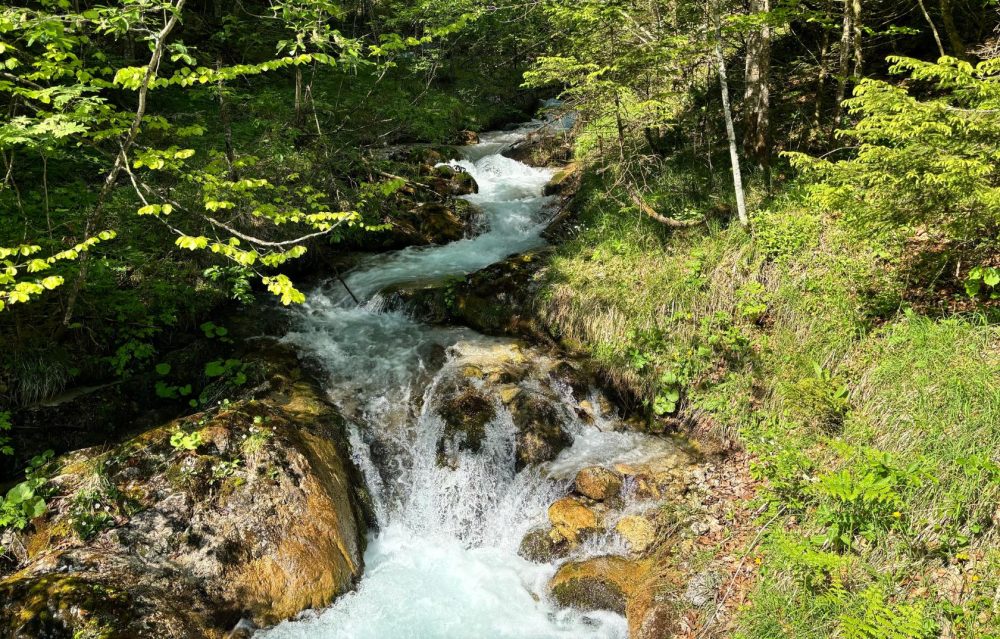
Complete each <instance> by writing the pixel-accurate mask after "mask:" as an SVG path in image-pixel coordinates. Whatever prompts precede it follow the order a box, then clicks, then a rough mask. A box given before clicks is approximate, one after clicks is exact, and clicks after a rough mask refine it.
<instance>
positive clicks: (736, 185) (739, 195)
mask: <svg viewBox="0 0 1000 639" xmlns="http://www.w3.org/2000/svg"><path fill="white" fill-rule="evenodd" d="M715 58H716V62H717V63H718V65H719V89H720V93H721V94H722V113H723V116H724V117H725V120H726V135H727V137H728V138H729V160H730V162H731V163H732V165H733V190H734V191H735V192H736V212H737V215H738V216H739V220H740V224H742V225H743V226H748V225H749V224H750V219H749V218H748V217H747V205H746V201H745V198H744V196H743V173H742V172H741V171H740V155H739V152H738V151H737V150H736V129H735V128H734V127H733V112H732V109H731V108H730V106H729V80H728V78H727V77H726V57H725V56H724V55H723V54H722V22H721V18H720V17H719V15H718V13H716V15H715Z"/></svg>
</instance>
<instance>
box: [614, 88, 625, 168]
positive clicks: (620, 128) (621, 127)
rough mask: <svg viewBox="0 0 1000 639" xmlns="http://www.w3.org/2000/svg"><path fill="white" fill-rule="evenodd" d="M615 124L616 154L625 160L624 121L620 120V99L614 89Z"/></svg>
mask: <svg viewBox="0 0 1000 639" xmlns="http://www.w3.org/2000/svg"><path fill="white" fill-rule="evenodd" d="M615 125H616V126H617V127H618V154H619V156H620V157H621V160H622V162H624V161H625V123H624V122H623V121H622V101H621V97H620V96H619V95H618V89H615Z"/></svg>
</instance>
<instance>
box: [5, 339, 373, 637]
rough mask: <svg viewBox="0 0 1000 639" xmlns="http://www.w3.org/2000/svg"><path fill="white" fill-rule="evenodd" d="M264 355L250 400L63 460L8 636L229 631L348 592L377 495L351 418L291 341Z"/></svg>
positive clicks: (13, 601)
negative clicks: (354, 455)
mask: <svg viewBox="0 0 1000 639" xmlns="http://www.w3.org/2000/svg"><path fill="white" fill-rule="evenodd" d="M255 357H256V358H257V360H258V361H257V364H258V366H260V367H261V368H262V369H263V378H264V379H265V381H264V382H263V384H261V385H260V386H259V387H258V388H257V389H256V391H255V392H254V393H253V396H252V397H250V398H247V399H243V400H240V401H235V402H233V403H229V404H227V405H223V406H219V407H218V408H216V409H213V410H210V411H206V412H203V413H198V414H195V415H191V416H188V417H184V418H181V419H178V420H175V421H173V422H170V423H168V424H166V425H163V426H161V427H158V428H154V429H152V430H149V431H147V432H145V433H142V434H141V435H139V436H137V437H134V438H132V439H130V440H128V441H125V442H124V443H121V444H119V445H116V446H113V447H111V448H90V449H84V450H81V451H77V452H75V453H71V454H69V455H66V456H64V457H62V458H60V459H58V460H57V461H56V462H55V474H54V477H53V479H52V484H53V485H54V486H55V487H56V488H55V490H56V495H54V496H53V497H52V498H50V508H49V512H48V513H47V514H46V515H45V517H44V518H43V519H40V520H36V522H34V525H33V526H32V528H31V529H30V530H29V532H28V533H27V534H26V535H24V536H23V537H22V538H21V539H19V540H15V543H17V544H19V545H20V546H21V550H22V552H23V557H24V561H23V562H22V567H21V568H20V570H18V571H17V572H16V573H14V574H12V575H9V576H8V577H6V578H5V579H4V580H3V581H0V636H2V637H18V638H20V637H24V638H28V637H32V638H36V637H53V638H60V637H77V636H100V637H123V638H124V637H130V638H132V637H158V638H162V637H178V638H180V637H224V636H226V635H227V634H228V631H229V630H230V629H231V628H233V626H234V625H235V624H236V623H237V622H238V621H239V620H240V619H241V618H244V619H248V620H250V621H252V622H253V623H254V624H257V625H266V624H271V623H274V622H277V621H279V620H281V619H285V618H287V617H290V616H292V615H294V614H296V613H298V612H299V611H301V610H303V609H305V608H310V607H321V606H324V605H326V604H328V603H330V602H331V601H332V600H333V599H334V598H335V597H336V596H338V595H339V594H341V593H343V592H345V591H346V590H348V589H350V588H351V587H352V585H353V584H354V582H355V580H356V579H357V578H358V577H359V576H360V575H361V571H362V554H363V551H364V533H365V528H366V525H365V521H366V517H365V514H364V513H365V507H364V504H365V499H366V496H365V494H364V488H363V483H362V482H361V481H360V480H359V478H358V477H357V475H356V470H355V469H354V468H353V466H352V465H351V462H350V458H349V456H348V454H347V449H346V444H345V436H344V428H345V424H344V422H343V419H342V418H341V417H340V416H339V414H338V413H337V412H336V411H335V409H334V408H333V407H332V406H331V405H330V404H329V403H327V402H326V401H325V400H324V399H323V398H322V395H321V392H320V391H319V389H318V388H317V387H316V386H315V385H314V384H313V383H312V382H311V381H310V380H309V379H308V378H307V377H306V376H305V375H304V374H303V372H302V370H301V369H300V368H299V365H298V360H297V358H296V356H295V354H294V353H293V352H291V351H290V350H288V349H285V348H282V347H278V346H276V345H273V344H269V343H268V344H267V345H266V346H264V347H263V348H262V349H261V351H260V352H258V353H257V355H256V356H255Z"/></svg>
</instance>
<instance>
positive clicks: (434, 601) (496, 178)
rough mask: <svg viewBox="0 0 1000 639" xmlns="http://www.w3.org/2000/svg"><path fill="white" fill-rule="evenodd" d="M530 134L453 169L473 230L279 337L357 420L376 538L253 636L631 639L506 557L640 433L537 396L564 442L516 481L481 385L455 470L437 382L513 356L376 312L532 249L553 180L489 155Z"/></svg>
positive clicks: (370, 273) (369, 272)
mask: <svg viewBox="0 0 1000 639" xmlns="http://www.w3.org/2000/svg"><path fill="white" fill-rule="evenodd" d="M539 124H540V123H532V124H531V125H528V126H526V127H524V128H522V129H519V130H516V131H512V132H504V133H495V134H487V135H484V136H483V138H482V141H481V143H480V144H478V145H475V146H471V147H467V149H466V150H465V155H464V158H463V159H461V160H459V163H460V164H461V165H462V166H463V167H464V168H465V169H466V170H467V171H469V173H471V174H472V175H473V177H475V179H476V181H477V182H478V184H479V187H480V191H479V193H478V194H476V195H471V196H467V197H468V199H469V200H471V201H472V202H473V203H474V204H475V205H477V207H478V208H479V209H480V210H481V211H482V215H483V217H484V220H483V222H484V223H483V225H482V227H483V228H484V231H483V232H482V233H480V234H478V235H476V236H475V237H470V238H466V239H463V240H461V241H458V242H452V243H450V244H447V245H444V246H433V247H422V248H409V249H404V250H401V251H396V252H393V253H389V254H385V255H379V256H376V257H373V258H371V259H370V260H368V261H366V262H364V263H362V264H361V265H360V266H359V267H357V268H356V269H355V270H353V271H352V272H351V273H349V274H348V275H347V276H346V281H347V285H348V286H349V287H350V288H351V290H352V291H353V293H354V295H355V296H357V297H358V298H359V299H361V300H363V302H364V303H363V304H362V305H360V306H358V305H356V304H355V303H354V302H353V301H352V300H351V296H350V295H349V294H348V293H347V292H346V291H345V290H344V287H343V285H341V284H339V283H331V284H329V285H328V286H327V287H324V288H322V289H320V290H318V291H315V292H314V293H313V294H312V295H311V296H310V297H309V300H308V301H307V302H306V304H305V305H304V307H303V308H302V309H301V310H300V311H297V313H298V318H297V326H296V329H295V331H294V332H292V333H291V334H289V335H288V337H287V340H288V341H290V342H291V343H294V344H295V345H297V346H298V347H299V348H300V349H302V350H303V351H304V352H306V353H307V354H309V355H311V356H312V357H313V358H315V359H316V361H318V362H320V363H321V364H322V365H323V366H324V368H325V370H326V372H327V375H328V388H329V393H330V396H331V398H332V399H333V400H334V401H335V402H337V403H338V405H339V406H340V407H341V408H342V410H343V411H344V413H345V415H347V416H348V417H349V418H351V419H352V421H353V422H354V423H356V424H357V425H358V426H357V427H356V429H355V430H354V431H353V432H352V434H351V444H352V449H353V452H352V454H353V456H354V460H355V462H356V463H357V464H358V466H359V467H360V468H361V470H362V471H363V473H364V475H365V477H366V480H367V483H368V486H369V489H370V491H371V492H372V496H373V501H374V503H375V506H376V511H377V512H376V515H377V518H378V523H379V529H378V531H377V532H376V533H374V534H373V535H372V537H371V538H370V540H369V546H368V550H367V552H366V553H365V574H364V577H363V578H362V580H361V582H360V584H359V586H358V588H357V590H356V591H355V592H352V593H349V594H347V595H344V596H343V597H341V598H340V599H339V600H338V601H337V602H335V603H334V605H333V606H331V607H330V608H328V609H326V610H322V611H314V612H309V613H306V614H304V615H302V616H300V618H298V619H296V620H293V621H289V622H286V623H283V624H281V625H279V626H277V627H275V628H272V629H270V630H267V631H265V632H264V633H262V634H263V636H265V637H267V638H268V639H292V638H310V639H316V638H342V639H364V638H369V637H370V638H373V639H375V638H377V639H406V638H412V639H438V638H440V639H472V638H475V639H500V638H517V639H547V638H555V637H574V638H575V637H595V638H602V639H615V638H624V637H626V636H627V627H626V623H625V620H624V619H623V618H622V617H620V616H618V615H614V614H611V613H605V612H588V613H582V612H578V611H572V610H564V609H559V608H557V607H555V606H554V605H552V603H551V602H550V601H549V600H548V598H547V595H546V584H547V582H548V580H549V579H550V578H551V576H552V575H553V574H554V572H555V570H556V566H555V565H546V564H534V563H531V562H528V561H526V560H524V559H522V558H521V557H519V556H518V554H517V549H518V545H519V543H520V540H521V538H522V537H523V535H524V534H525V533H526V532H527V531H528V530H530V529H531V528H532V527H533V526H536V525H538V524H540V523H542V522H544V520H545V512H546V508H547V506H548V504H549V503H551V502H552V501H553V500H554V499H557V498H558V497H559V496H561V495H562V494H565V491H566V489H567V487H568V482H569V478H571V477H572V475H573V473H574V472H575V471H576V470H577V469H578V468H580V467H582V466H584V465H586V464H588V463H595V462H598V461H602V462H605V463H606V462H611V461H616V460H617V459H628V458H629V456H630V455H634V450H635V447H636V444H637V443H638V441H637V440H636V438H637V437H638V436H637V435H634V434H624V433H617V432H613V431H612V429H610V428H600V427H599V426H601V422H602V419H601V418H600V416H598V419H597V420H596V421H597V424H596V425H595V423H594V420H591V423H590V424H585V423H583V422H581V421H580V420H579V418H578V417H576V412H575V411H574V410H573V407H572V405H573V400H572V398H571V397H568V392H564V389H560V388H549V389H547V391H549V392H550V396H552V397H554V398H556V399H554V402H555V403H556V404H558V406H557V407H558V409H559V410H560V411H561V412H560V414H562V415H563V416H564V419H565V422H566V424H565V425H566V428H567V429H568V430H569V431H570V432H572V433H573V434H574V436H575V439H574V444H573V446H572V447H571V448H569V449H568V450H566V451H564V452H563V454H562V455H560V457H559V458H558V459H557V460H555V461H554V462H553V463H552V464H551V465H549V466H548V467H547V468H544V469H540V468H526V469H524V470H521V471H520V472H518V471H517V470H516V465H515V456H514V451H515V434H516V431H515V427H514V424H513V422H512V420H511V416H510V414H509V413H508V412H507V410H506V409H505V408H504V407H503V404H502V403H501V402H500V400H499V397H498V396H497V395H496V392H495V389H492V388H488V387H486V385H485V384H484V385H483V388H482V391H483V392H484V393H486V394H487V395H488V396H490V397H491V398H492V401H493V402H494V405H495V409H496V410H495V417H494V418H493V420H492V421H491V422H490V423H489V424H488V425H487V429H486V436H485V439H484V441H483V444H482V448H481V450H479V451H478V452H476V453H472V452H468V451H461V450H457V451H452V453H453V455H454V463H449V464H444V465H442V464H440V463H439V453H440V448H439V443H440V440H441V434H442V431H443V429H444V423H443V421H442V419H441V417H440V416H439V414H438V412H437V411H438V408H439V406H440V401H441V399H442V396H443V394H444V393H445V392H447V391H446V390H445V389H446V387H448V384H449V380H451V379H454V378H456V376H458V375H460V374H461V371H462V370H463V367H464V366H466V365H467V364H468V363H469V362H480V361H482V358H483V357H489V356H490V353H499V354H500V355H501V356H511V354H512V349H514V350H518V349H519V348H520V347H519V346H517V345H516V344H515V343H513V342H512V341H511V340H500V339H493V338H487V337H484V336H481V335H478V334H476V333H474V332H472V331H469V330H467V329H462V328H439V327H431V326H427V325H423V324H420V323H418V322H415V321H413V320H412V319H410V318H409V317H407V316H406V315H405V314H403V313H400V312H387V311H384V310H383V309H382V301H381V299H380V298H379V292H380V291H382V290H383V289H385V288H386V287H389V286H397V285H400V284H406V283H413V282H423V281H427V280H433V279H435V278H441V277H445V276H449V275H458V274H466V273H469V272H472V271H475V270H477V269H480V268H482V267H485V266H488V265H489V264H492V263H494V262H496V261H498V260H501V259H503V258H504V257H507V256H509V255H511V254H514V253H517V252H521V251H524V250H527V249H530V248H532V247H535V246H538V245H539V244H541V243H542V242H543V240H542V238H541V231H542V229H543V228H544V224H545V221H546V218H547V217H548V216H549V215H551V204H552V201H551V198H547V197H544V196H543V195H542V188H543V186H544V184H545V183H546V182H547V181H548V179H549V178H550V177H551V171H549V170H547V169H536V168H531V167H528V166H526V165H524V164H521V163H519V162H516V161H514V160H511V159H508V158H505V157H503V156H501V155H500V154H499V152H500V151H501V150H502V149H503V148H504V147H505V146H506V145H508V144H510V143H512V142H515V141H517V140H518V139H520V138H521V137H522V136H524V135H526V133H527V132H528V131H529V130H530V129H531V128H533V127H537V126H539ZM518 352H519V351H518ZM529 356H530V357H532V358H544V356H543V355H541V354H537V353H529ZM560 393H561V394H560ZM560 397H562V399H559V398H560ZM559 402H562V404H560V403H559ZM563 404H564V405H563Z"/></svg>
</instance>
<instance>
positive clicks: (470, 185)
mask: <svg viewBox="0 0 1000 639" xmlns="http://www.w3.org/2000/svg"><path fill="white" fill-rule="evenodd" d="M425 182H426V184H427V186H428V187H430V189H431V190H433V191H434V192H435V193H437V194H438V195H441V196H445V197H449V196H451V197H454V196H459V195H470V194H473V193H479V185H478V184H476V179H475V178H474V177H472V175H470V174H469V173H468V172H467V171H465V169H463V168H462V167H461V166H458V165H455V166H451V165H448V164H441V165H438V166H436V167H434V170H433V172H432V173H431V175H430V176H429V177H427V178H425Z"/></svg>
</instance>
